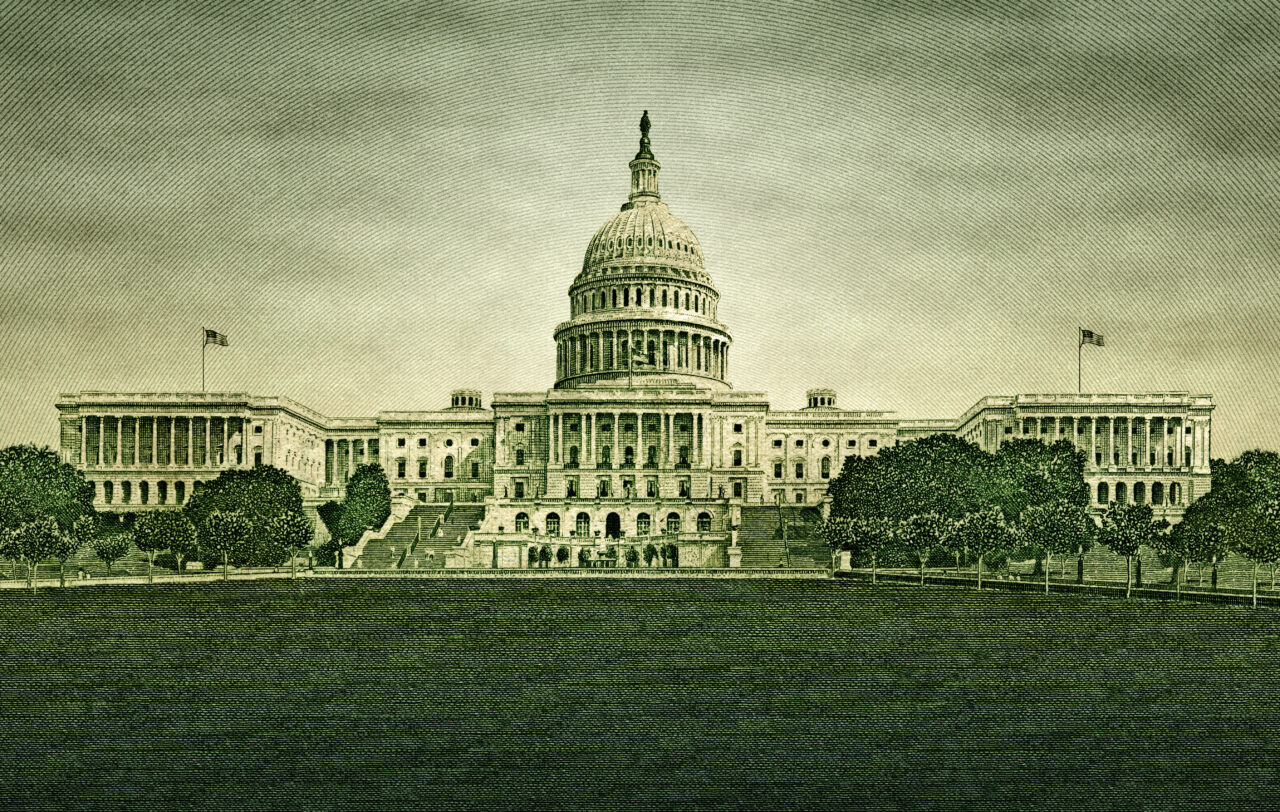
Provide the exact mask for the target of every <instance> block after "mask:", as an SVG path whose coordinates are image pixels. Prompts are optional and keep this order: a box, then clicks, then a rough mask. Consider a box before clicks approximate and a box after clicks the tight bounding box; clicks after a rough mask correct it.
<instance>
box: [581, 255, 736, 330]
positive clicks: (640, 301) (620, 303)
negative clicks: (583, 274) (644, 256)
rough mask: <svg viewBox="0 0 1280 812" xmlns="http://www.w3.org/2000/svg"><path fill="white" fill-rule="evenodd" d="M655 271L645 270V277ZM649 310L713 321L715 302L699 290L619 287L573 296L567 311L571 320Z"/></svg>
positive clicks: (647, 285)
mask: <svg viewBox="0 0 1280 812" xmlns="http://www.w3.org/2000/svg"><path fill="white" fill-rule="evenodd" d="M654 270H655V269H652V268H646V269H644V272H645V273H652V272H653V271H654ZM633 307H635V308H653V309H667V310H683V311H685V312H689V313H697V314H699V315H702V316H707V317H709V318H712V319H714V318H715V317H716V305H715V298H714V297H712V296H711V295H709V294H707V293H706V292H704V291H701V290H689V289H687V288H682V287H673V286H668V285H650V284H645V285H622V286H616V285H615V286H609V287H602V288H597V289H595V290H590V291H584V292H582V293H577V294H574V297H573V301H572V303H571V305H570V308H569V314H570V315H571V316H578V315H581V314H582V313H591V312H595V311H599V310H617V309H619V308H633Z"/></svg>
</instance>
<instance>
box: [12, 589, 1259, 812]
mask: <svg viewBox="0 0 1280 812" xmlns="http://www.w3.org/2000/svg"><path fill="white" fill-rule="evenodd" d="M0 645H2V646H3V659H2V660H0V663H3V668H2V670H0V715H2V717H3V718H2V719H0V730H3V732H4V736H3V742H4V744H3V748H4V752H3V754H0V755H2V758H0V793H3V795H2V796H0V797H2V798H3V801H4V804H5V806H6V807H15V806H27V807H30V806H47V807H57V808H64V809H65V808H97V807H100V806H102V805H104V804H110V805H116V806H126V807H139V806H142V805H144V804H152V805H157V806H164V807H171V806H191V807H206V806H227V807H236V808H262V807H264V806H268V805H287V806H290V807H312V808H315V807H330V806H343V807H353V806H356V807H359V806H380V807H400V808H405V809H409V808H456V807H459V806H483V805H497V806H506V807H512V806H515V807H524V808H542V807H548V806H565V805H586V806H590V807H593V808H610V807H633V806H650V807H663V808H672V807H690V806H700V807H719V808H742V807H744V806H750V807H755V808H777V807H798V806H799V807H810V808H812V807H844V806H848V805H850V804H857V805H869V804H875V805H877V806H880V807H900V806H921V805H923V806H933V807H937V806H966V807H972V806H974V805H976V804H987V805H993V804H994V805H1002V806H1011V805H1017V806H1020V807H1024V808H1026V807H1046V806H1052V807H1059V806H1073V807H1131V808H1132V807H1141V806H1145V807H1148V808H1152V807H1154V808H1178V807H1182V808H1193V807H1204V806H1206V805H1213V806H1224V805H1229V804H1235V805H1241V804H1245V805H1252V806H1260V805H1264V804H1267V805H1275V802H1276V800H1277V799H1280V777H1278V776H1277V768H1276V767H1275V764H1276V763H1277V760H1278V759H1277V756H1276V751H1277V745H1280V702H1278V701H1277V698H1278V697H1280V690H1278V689H1280V613H1277V612H1275V611H1271V610H1261V611H1256V612H1255V611H1249V610H1247V609H1244V608H1237V607H1224V606H1198V605H1190V604H1187V605H1169V604H1157V603H1151V602H1142V601H1132V602H1124V601H1119V600H1110V599H1091V598H1085V597H1075V596H1065V595H1052V596H1043V595H1038V594H1013V593H1000V592H987V593H983V594H977V593H975V592H974V591H972V590H963V589H949V588H945V587H931V588H924V589H921V588H918V587H906V586H890V585H882V586H880V587H876V588H873V587H871V586H869V585H867V584H864V583H858V582H852V581H785V582H784V581H701V580H699V581H693V580H690V581H679V580H676V581H614V580H609V581H603V580H599V581H597V580H581V581H568V582H564V581H549V580H523V581H522V580H516V581H500V582H487V581H475V580H456V581H455V580H443V581H410V582H397V581H381V580H377V579H369V580H365V579H361V580H358V581H357V580H352V581H345V580H335V581H299V582H287V581H286V582H278V581H260V582H243V583H235V582H233V583H230V584H199V585H197V584H187V585H181V586H156V587H153V588H147V587H144V586H140V587H112V588H97V587H84V588H78V589H68V590H62V591H60V590H57V589H45V590H42V591H41V593H40V594H39V595H37V596H35V597H34V598H33V597H32V596H31V595H30V594H29V593H25V592H21V591H11V592H10V591H6V592H4V593H0Z"/></svg>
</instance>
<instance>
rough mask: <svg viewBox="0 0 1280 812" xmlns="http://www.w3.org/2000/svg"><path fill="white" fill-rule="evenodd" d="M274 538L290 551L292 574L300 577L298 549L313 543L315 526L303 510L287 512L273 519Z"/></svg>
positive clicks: (270, 526) (272, 532)
mask: <svg viewBox="0 0 1280 812" xmlns="http://www.w3.org/2000/svg"><path fill="white" fill-rule="evenodd" d="M269 528H270V531H271V536H272V538H274V539H276V540H277V541H278V543H279V544H280V546H281V547H283V548H284V549H285V550H287V551H288V552H289V567H290V574H291V576H292V577H293V578H297V577H298V551H299V550H301V549H302V548H304V547H308V546H310V544H311V540H312V539H313V538H315V532H316V531H315V528H314V527H313V526H312V525H311V522H309V521H307V517H306V516H304V515H303V514H302V512H301V511H298V512H296V513H285V514H284V515H282V516H277V517H276V518H274V519H272V520H271V524H270V525H269Z"/></svg>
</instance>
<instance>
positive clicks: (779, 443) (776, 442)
mask: <svg viewBox="0 0 1280 812" xmlns="http://www.w3.org/2000/svg"><path fill="white" fill-rule="evenodd" d="M773 447H774V448H782V441H781V440H774V441H773Z"/></svg>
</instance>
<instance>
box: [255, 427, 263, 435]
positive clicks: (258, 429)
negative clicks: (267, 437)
mask: <svg viewBox="0 0 1280 812" xmlns="http://www.w3.org/2000/svg"><path fill="white" fill-rule="evenodd" d="M253 433H254V434H261V433H262V426H254V427H253Z"/></svg>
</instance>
